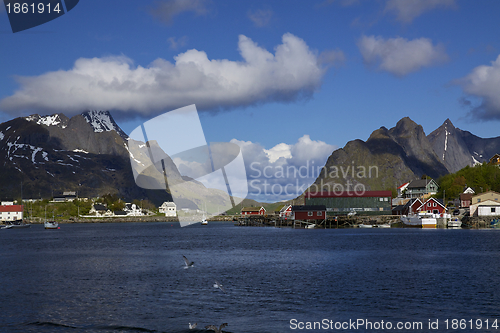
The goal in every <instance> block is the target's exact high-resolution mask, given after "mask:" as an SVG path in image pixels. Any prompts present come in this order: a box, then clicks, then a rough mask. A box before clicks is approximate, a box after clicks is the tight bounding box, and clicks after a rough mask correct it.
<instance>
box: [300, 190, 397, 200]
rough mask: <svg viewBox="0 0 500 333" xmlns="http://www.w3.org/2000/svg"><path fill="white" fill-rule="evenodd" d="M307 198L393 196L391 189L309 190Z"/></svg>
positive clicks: (306, 194)
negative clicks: (356, 190) (357, 190)
mask: <svg viewBox="0 0 500 333" xmlns="http://www.w3.org/2000/svg"><path fill="white" fill-rule="evenodd" d="M305 197H306V198H308V199H309V198H339V197H368V198H374V197H392V192H391V191H363V192H361V191H360V192H357V193H356V192H354V191H343V192H307V193H305Z"/></svg>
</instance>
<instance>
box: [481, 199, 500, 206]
mask: <svg viewBox="0 0 500 333" xmlns="http://www.w3.org/2000/svg"><path fill="white" fill-rule="evenodd" d="M475 206H478V207H489V206H500V202H498V201H493V200H485V201H483V202H479V203H477V204H476V205H475Z"/></svg>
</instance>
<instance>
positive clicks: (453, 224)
mask: <svg viewBox="0 0 500 333" xmlns="http://www.w3.org/2000/svg"><path fill="white" fill-rule="evenodd" d="M447 226H448V228H461V227H462V221H460V220H459V219H457V218H454V219H451V220H449V221H448V223H447Z"/></svg>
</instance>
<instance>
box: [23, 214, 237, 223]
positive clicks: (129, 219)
mask: <svg viewBox="0 0 500 333" xmlns="http://www.w3.org/2000/svg"><path fill="white" fill-rule="evenodd" d="M208 220H209V221H211V222H213V221H224V220H225V221H232V217H231V218H230V219H224V218H223V217H217V219H214V220H211V219H208ZM193 221H196V219H195V218H193ZM24 222H25V223H29V224H43V223H44V220H43V219H40V220H38V219H37V220H29V219H26V220H24ZM56 222H57V223H60V224H70V223H130V222H179V220H178V219H177V217H170V216H130V217H96V218H87V217H85V218H84V217H74V218H70V219H61V220H59V219H57V220H56ZM199 222H201V220H200V221H199Z"/></svg>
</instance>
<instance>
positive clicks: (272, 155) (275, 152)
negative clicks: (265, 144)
mask: <svg viewBox="0 0 500 333" xmlns="http://www.w3.org/2000/svg"><path fill="white" fill-rule="evenodd" d="M291 148H292V146H291V145H287V144H286V143H280V144H277V145H276V146H274V147H273V148H271V149H269V150H266V149H264V153H266V155H267V157H268V158H269V161H270V162H271V163H274V162H276V161H277V160H278V159H280V158H282V157H283V158H292V152H291Z"/></svg>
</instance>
